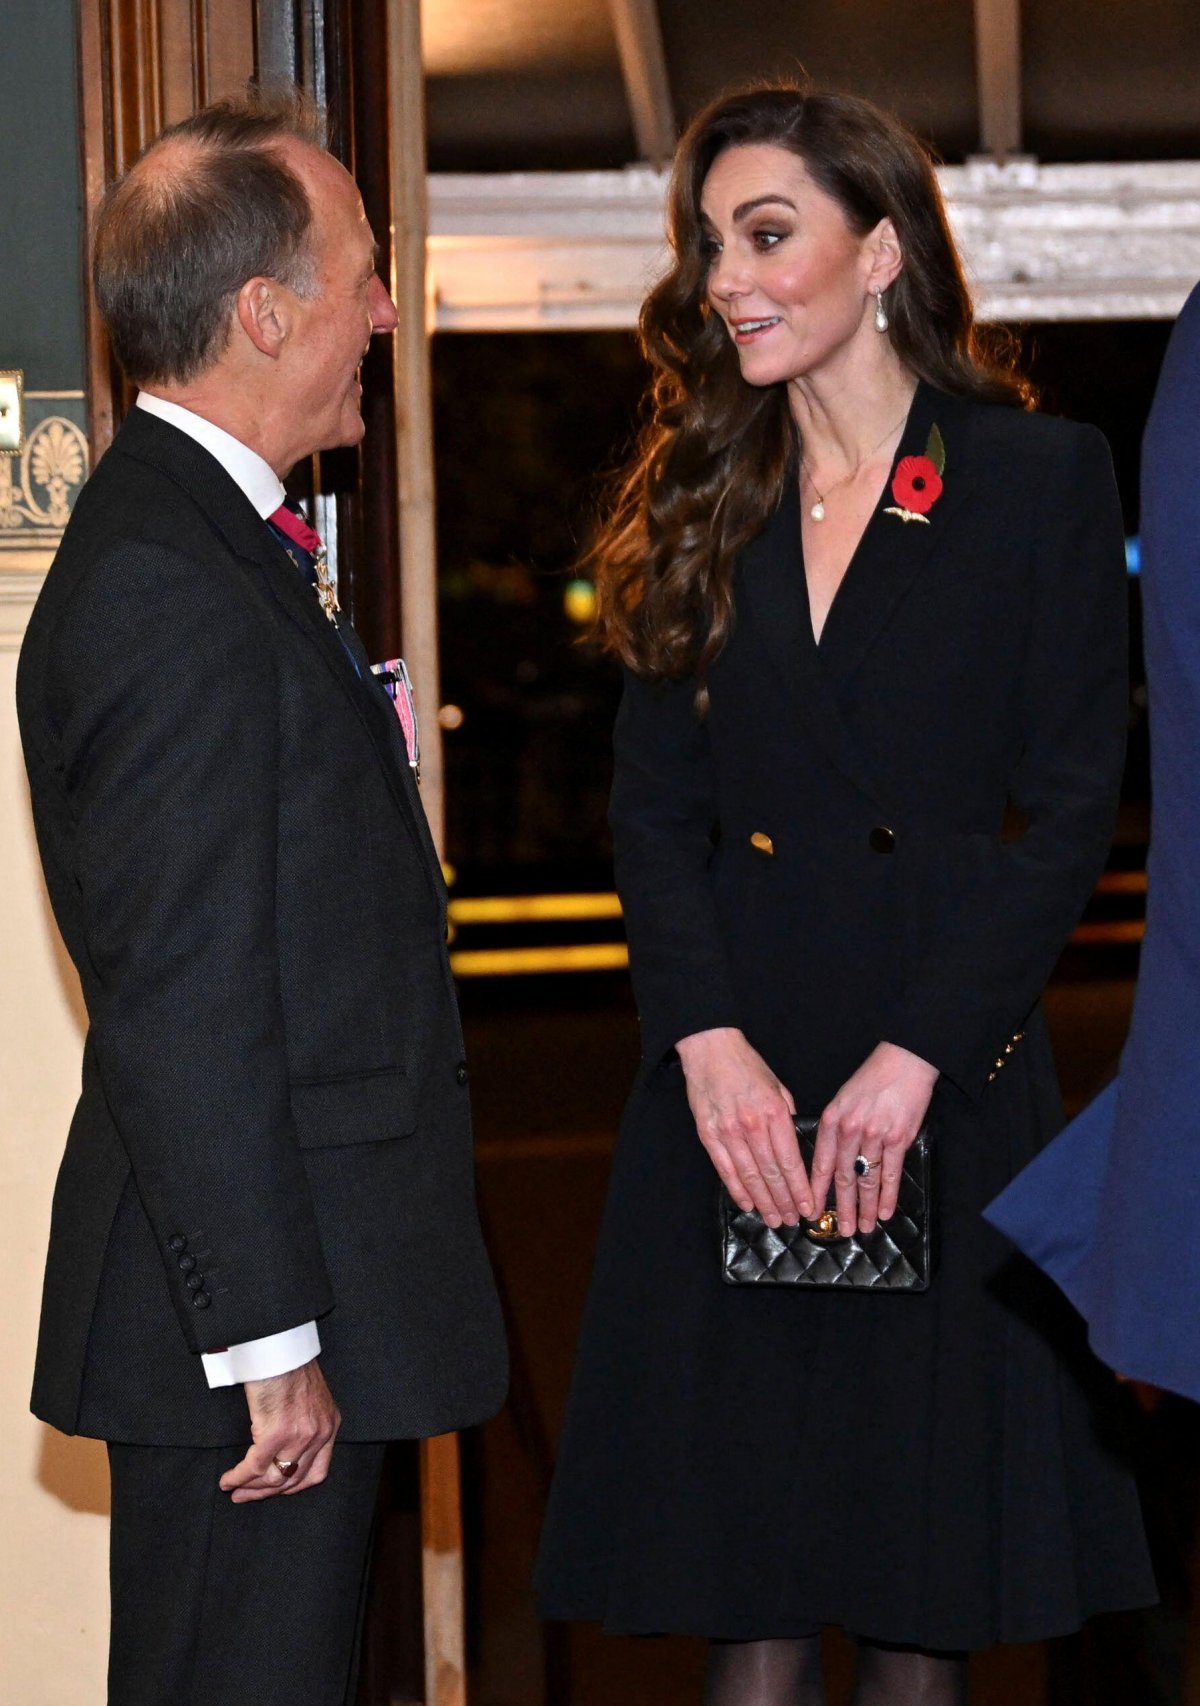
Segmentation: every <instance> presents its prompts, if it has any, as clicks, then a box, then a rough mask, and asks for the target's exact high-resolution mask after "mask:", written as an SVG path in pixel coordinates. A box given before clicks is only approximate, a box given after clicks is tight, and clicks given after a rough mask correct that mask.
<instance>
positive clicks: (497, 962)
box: [450, 942, 629, 977]
mask: <svg viewBox="0 0 1200 1706" xmlns="http://www.w3.org/2000/svg"><path fill="white" fill-rule="evenodd" d="M628 964H629V950H628V948H626V946H625V944H624V942H585V943H581V944H579V945H577V946H574V947H564V948H464V949H462V950H460V951H459V952H458V953H454V954H451V956H450V969H451V971H453V973H454V975H455V976H456V977H516V976H520V975H522V974H526V973H529V972H547V971H623V970H624V969H625V967H626V966H627V965H628Z"/></svg>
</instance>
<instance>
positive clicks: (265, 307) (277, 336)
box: [237, 278, 292, 361]
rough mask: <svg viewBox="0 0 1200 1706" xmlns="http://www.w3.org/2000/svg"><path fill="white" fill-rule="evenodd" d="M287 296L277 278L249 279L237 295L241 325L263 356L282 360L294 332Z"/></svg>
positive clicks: (238, 315) (239, 322)
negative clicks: (290, 334) (288, 340)
mask: <svg viewBox="0 0 1200 1706" xmlns="http://www.w3.org/2000/svg"><path fill="white" fill-rule="evenodd" d="M290 308H291V305H290V303H289V302H288V300H287V294H286V292H285V291H283V290H282V289H281V288H280V286H279V284H278V282H277V281H276V280H275V279H273V278H249V279H247V280H246V282H245V284H244V285H243V286H242V288H241V289H240V290H239V291H238V294H237V319H238V325H239V326H240V327H241V328H242V331H243V332H244V333H245V334H246V336H247V337H248V338H249V340H250V342H251V343H252V344H253V345H254V347H255V349H256V350H258V351H259V352H260V354H262V355H266V356H270V357H271V359H272V360H273V361H275V360H278V358H279V356H280V355H282V353H283V346H284V344H285V343H286V342H287V338H288V334H289V332H290V331H291V329H292V319H291V312H290Z"/></svg>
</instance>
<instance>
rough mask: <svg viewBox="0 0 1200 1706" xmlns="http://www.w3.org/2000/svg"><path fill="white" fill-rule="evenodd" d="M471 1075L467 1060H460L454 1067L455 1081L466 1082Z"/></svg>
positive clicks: (458, 1082)
mask: <svg viewBox="0 0 1200 1706" xmlns="http://www.w3.org/2000/svg"><path fill="white" fill-rule="evenodd" d="M469 1077H470V1073H469V1072H468V1071H467V1063H466V1061H465V1060H460V1061H459V1063H458V1065H457V1066H456V1067H455V1068H454V1079H455V1083H457V1084H465V1083H466V1082H467V1079H468V1078H469Z"/></svg>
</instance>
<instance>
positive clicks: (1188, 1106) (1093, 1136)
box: [987, 286, 1200, 1400]
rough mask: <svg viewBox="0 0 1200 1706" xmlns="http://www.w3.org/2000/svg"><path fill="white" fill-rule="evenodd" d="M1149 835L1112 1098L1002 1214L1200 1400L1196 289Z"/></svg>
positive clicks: (1170, 389) (1179, 404) (1169, 516)
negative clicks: (1142, 908) (1127, 1012)
mask: <svg viewBox="0 0 1200 1706" xmlns="http://www.w3.org/2000/svg"><path fill="white" fill-rule="evenodd" d="M1142 594H1143V601H1144V614H1145V644H1146V665H1147V674H1148V682H1149V693H1150V747H1151V775H1152V793H1153V805H1154V816H1153V835H1152V843H1151V848H1150V858H1149V865H1148V871H1149V893H1148V897H1147V908H1146V936H1145V942H1144V945H1143V948H1142V961H1141V975H1140V977H1139V981H1138V987H1137V995H1136V999H1135V1003H1134V1013H1133V1022H1132V1025H1131V1027H1130V1032H1129V1039H1128V1042H1127V1044H1126V1047H1125V1051H1124V1053H1123V1055H1122V1058H1121V1068H1120V1074H1119V1076H1118V1078H1117V1080H1116V1082H1115V1083H1114V1084H1112V1085H1110V1086H1109V1088H1108V1089H1107V1090H1106V1091H1105V1092H1104V1094H1103V1095H1101V1096H1100V1097H1099V1098H1098V1099H1097V1100H1096V1101H1095V1102H1093V1103H1092V1104H1091V1106H1090V1107H1088V1108H1087V1109H1085V1110H1084V1112H1083V1113H1082V1114H1081V1115H1080V1116H1079V1118H1078V1119H1077V1120H1075V1121H1074V1122H1073V1123H1072V1124H1071V1125H1069V1126H1068V1127H1067V1128H1066V1130H1065V1131H1063V1133H1062V1134H1061V1136H1059V1137H1058V1138H1057V1139H1056V1140H1055V1141H1054V1142H1053V1143H1051V1144H1050V1145H1049V1147H1048V1148H1047V1149H1045V1150H1044V1151H1043V1152H1042V1154H1041V1155H1040V1156H1038V1158H1037V1159H1036V1160H1035V1161H1034V1162H1033V1163H1032V1165H1030V1166H1029V1167H1028V1168H1027V1169H1026V1170H1025V1171H1024V1172H1023V1173H1021V1174H1019V1175H1018V1177H1017V1178H1016V1179H1015V1180H1014V1181H1013V1183H1012V1184H1011V1185H1010V1186H1009V1187H1008V1188H1007V1190H1005V1191H1004V1192H1003V1193H1002V1194H1001V1195H1000V1196H999V1197H998V1198H997V1199H996V1201H995V1202H994V1203H993V1204H992V1205H991V1207H990V1209H989V1210H988V1211H987V1218H988V1219H989V1220H990V1221H991V1222H992V1224H993V1225H994V1226H997V1227H999V1228H1000V1230H1001V1231H1002V1232H1005V1233H1007V1234H1008V1236H1009V1237H1010V1238H1011V1239H1013V1241H1014V1242H1015V1243H1016V1244H1017V1245H1019V1247H1020V1248H1021V1249H1022V1250H1024V1251H1025V1253H1026V1254H1027V1255H1028V1256H1030V1257H1032V1259H1033V1260H1034V1261H1035V1262H1037V1263H1038V1265H1039V1266H1040V1267H1042V1268H1044V1269H1045V1271H1046V1272H1047V1273H1048V1274H1049V1275H1050V1277H1051V1278H1052V1279H1054V1280H1055V1281H1056V1282H1057V1283H1058V1285H1059V1286H1061V1288H1062V1290H1063V1291H1064V1292H1066V1294H1067V1296H1068V1297H1069V1298H1070V1299H1071V1301H1072V1303H1074V1304H1075V1306H1076V1308H1077V1309H1078V1310H1079V1311H1080V1313H1081V1314H1082V1315H1083V1316H1084V1318H1085V1319H1086V1321H1087V1323H1088V1328H1089V1333H1090V1337H1091V1341H1092V1345H1093V1348H1094V1349H1095V1350H1096V1351H1097V1353H1098V1354H1099V1355H1100V1356H1101V1357H1102V1358H1103V1359H1104V1360H1105V1361H1106V1362H1108V1363H1110V1364H1111V1365H1112V1366H1113V1367H1114V1368H1116V1369H1118V1370H1119V1371H1120V1372H1121V1373H1123V1374H1127V1375H1131V1376H1133V1377H1135V1378H1137V1379H1141V1380H1146V1381H1149V1382H1151V1383H1153V1384H1154V1385H1156V1386H1162V1387H1165V1388H1167V1389H1168V1390H1170V1391H1174V1392H1181V1393H1183V1394H1185V1395H1186V1396H1187V1397H1190V1398H1194V1399H1198V1400H1200V880H1198V871H1197V865H1198V862H1200V286H1198V287H1197V288H1196V289H1195V290H1194V291H1193V292H1192V295H1191V296H1190V298H1189V299H1188V302H1187V304H1186V306H1185V307H1184V310H1183V313H1182V314H1181V315H1180V317H1179V321H1178V323H1177V325H1176V327H1175V330H1174V332H1173V333H1172V336H1171V342H1170V345H1169V347H1168V350H1167V355H1166V360H1165V361H1164V364H1163V370H1162V374H1161V377H1160V379H1159V384H1158V391H1157V393H1156V395H1155V400H1154V406H1153V409H1152V410H1151V413H1150V419H1149V422H1148V424H1147V428H1146V435H1145V439H1144V442H1143V447H1142Z"/></svg>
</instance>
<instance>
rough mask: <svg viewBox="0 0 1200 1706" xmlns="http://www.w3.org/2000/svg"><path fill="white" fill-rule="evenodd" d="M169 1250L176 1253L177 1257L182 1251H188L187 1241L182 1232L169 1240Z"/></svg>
mask: <svg viewBox="0 0 1200 1706" xmlns="http://www.w3.org/2000/svg"><path fill="white" fill-rule="evenodd" d="M167 1249H168V1250H172V1251H174V1253H175V1255H178V1254H179V1252H180V1251H181V1250H186V1249H187V1239H186V1238H185V1237H184V1236H183V1233H182V1232H177V1233H176V1234H175V1236H174V1237H173V1238H168V1239H167Z"/></svg>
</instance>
